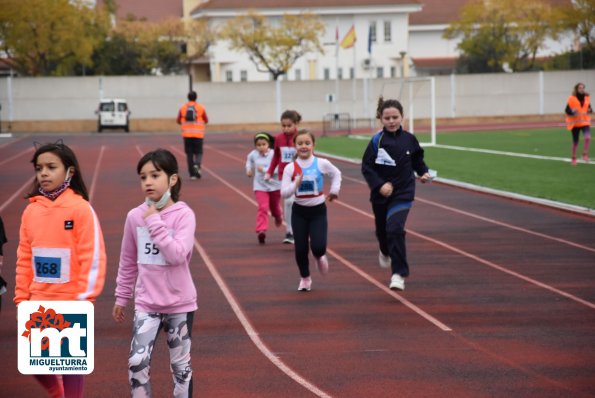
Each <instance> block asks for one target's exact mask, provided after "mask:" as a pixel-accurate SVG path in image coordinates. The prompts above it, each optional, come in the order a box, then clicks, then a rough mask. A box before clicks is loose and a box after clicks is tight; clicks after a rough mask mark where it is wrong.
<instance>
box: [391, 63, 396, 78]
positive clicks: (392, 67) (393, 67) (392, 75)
mask: <svg viewBox="0 0 595 398" xmlns="http://www.w3.org/2000/svg"><path fill="white" fill-rule="evenodd" d="M390 77H393V78H394V77H397V67H396V66H391V67H390Z"/></svg>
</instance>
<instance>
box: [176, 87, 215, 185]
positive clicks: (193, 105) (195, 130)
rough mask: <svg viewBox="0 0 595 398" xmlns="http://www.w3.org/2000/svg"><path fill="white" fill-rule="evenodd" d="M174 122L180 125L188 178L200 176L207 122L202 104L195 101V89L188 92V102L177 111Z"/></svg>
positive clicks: (193, 178) (194, 178)
mask: <svg viewBox="0 0 595 398" xmlns="http://www.w3.org/2000/svg"><path fill="white" fill-rule="evenodd" d="M176 122H177V123H178V124H180V125H182V137H183V138H184V152H186V159H187V162H188V173H189V174H190V179H192V180H196V179H197V178H200V177H201V173H200V164H201V162H202V143H203V139H204V137H205V126H206V124H207V123H208V122H209V118H208V117H207V112H206V111H205V108H204V106H202V104H199V103H198V102H196V91H190V92H189V93H188V102H186V103H185V104H184V105H182V107H181V108H180V110H179V111H178V118H177V119H176Z"/></svg>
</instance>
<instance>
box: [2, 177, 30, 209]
mask: <svg viewBox="0 0 595 398" xmlns="http://www.w3.org/2000/svg"><path fill="white" fill-rule="evenodd" d="M28 186H33V180H29V181H27V182H25V183H24V184H23V185H22V186H21V187H20V188H19V189H17V190H16V191H15V192H14V193H13V194H12V196H11V197H10V198H8V199H7V200H6V201H4V203H2V206H0V213H2V211H3V210H4V209H6V208H7V207H8V205H9V204H10V203H11V202H12V201H13V200H15V199H16V198H17V197H20V196H21V192H23V190H24V189H25V188H27V187H28Z"/></svg>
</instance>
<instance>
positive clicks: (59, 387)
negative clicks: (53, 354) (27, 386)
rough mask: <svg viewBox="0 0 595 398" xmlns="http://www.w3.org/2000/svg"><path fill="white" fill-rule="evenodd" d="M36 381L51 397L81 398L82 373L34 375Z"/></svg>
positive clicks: (83, 379)
mask: <svg viewBox="0 0 595 398" xmlns="http://www.w3.org/2000/svg"><path fill="white" fill-rule="evenodd" d="M35 378H36V379H37V381H38V382H39V383H40V384H41V385H42V386H43V388H45V390H46V391H47V393H48V394H49V396H50V397H52V398H82V397H83V391H84V386H85V376H84V375H62V376H60V375H35Z"/></svg>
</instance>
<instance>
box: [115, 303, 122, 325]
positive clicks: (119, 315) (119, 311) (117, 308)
mask: <svg viewBox="0 0 595 398" xmlns="http://www.w3.org/2000/svg"><path fill="white" fill-rule="evenodd" d="M112 316H113V317H114V320H115V321H116V322H118V323H120V322H122V321H123V320H124V307H122V306H121V305H118V304H115V305H114V309H113V310H112Z"/></svg>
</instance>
